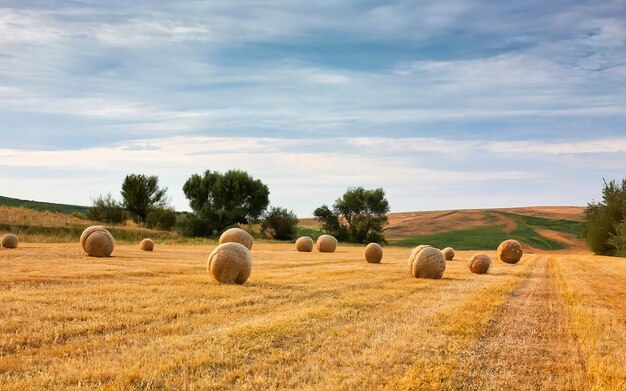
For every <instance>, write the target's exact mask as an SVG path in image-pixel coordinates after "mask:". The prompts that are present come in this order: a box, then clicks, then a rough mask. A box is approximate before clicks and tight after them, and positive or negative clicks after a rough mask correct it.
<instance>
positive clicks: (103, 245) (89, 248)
mask: <svg viewBox="0 0 626 391" xmlns="http://www.w3.org/2000/svg"><path fill="white" fill-rule="evenodd" d="M114 247H115V240H114V239H113V236H112V235H111V234H110V233H109V231H107V230H106V229H101V230H95V231H92V232H91V233H90V234H89V235H87V238H86V239H85V252H86V253H87V255H89V256H90V257H98V258H104V257H110V256H111V253H113V248H114Z"/></svg>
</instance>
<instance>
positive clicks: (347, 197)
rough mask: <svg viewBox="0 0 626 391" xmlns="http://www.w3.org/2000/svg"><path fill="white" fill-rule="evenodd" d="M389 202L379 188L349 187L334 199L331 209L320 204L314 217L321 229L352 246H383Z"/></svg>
mask: <svg viewBox="0 0 626 391" xmlns="http://www.w3.org/2000/svg"><path fill="white" fill-rule="evenodd" d="M388 212H389V202H388V201H387V199H386V198H385V191H384V190H383V189H382V188H378V189H374V190H366V189H364V188H362V187H356V188H348V190H347V191H346V192H345V193H344V195H343V197H341V198H339V199H337V200H336V201H335V204H334V205H333V209H332V210H331V209H330V208H329V207H328V206H326V205H322V206H321V207H319V208H317V209H315V211H314V212H313V214H314V215H315V217H317V218H318V220H319V221H320V222H321V225H322V230H324V231H325V232H328V233H330V234H331V235H334V236H335V237H337V239H339V240H343V241H349V242H354V243H369V242H376V243H385V237H384V236H383V231H384V227H385V225H386V224H387V221H388V220H387V213H388Z"/></svg>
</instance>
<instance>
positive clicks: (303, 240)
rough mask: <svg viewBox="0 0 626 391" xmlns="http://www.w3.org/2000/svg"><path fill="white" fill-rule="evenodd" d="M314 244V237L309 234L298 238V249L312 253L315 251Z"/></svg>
mask: <svg viewBox="0 0 626 391" xmlns="http://www.w3.org/2000/svg"><path fill="white" fill-rule="evenodd" d="M314 246H315V245H314V243H313V239H311V238H310V237H308V236H302V237H299V238H298V240H296V250H298V251H300V252H303V253H310V252H311V251H313V247H314Z"/></svg>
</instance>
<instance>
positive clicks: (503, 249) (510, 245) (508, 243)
mask: <svg viewBox="0 0 626 391" xmlns="http://www.w3.org/2000/svg"><path fill="white" fill-rule="evenodd" d="M523 254H524V250H523V249H522V245H521V244H520V242H518V241H517V240H513V239H509V240H505V241H504V242H502V243H500V245H499V246H498V258H500V260H501V261H502V262H506V263H517V262H519V260H520V259H521V258H522V255H523Z"/></svg>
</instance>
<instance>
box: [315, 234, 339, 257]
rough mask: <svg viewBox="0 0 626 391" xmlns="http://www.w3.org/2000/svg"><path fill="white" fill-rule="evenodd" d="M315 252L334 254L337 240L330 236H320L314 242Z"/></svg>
mask: <svg viewBox="0 0 626 391" xmlns="http://www.w3.org/2000/svg"><path fill="white" fill-rule="evenodd" d="M316 246H317V251H319V252H321V253H334V252H335V250H336V249H337V239H335V237H334V236H332V235H321V236H320V237H319V238H317V242H316Z"/></svg>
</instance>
